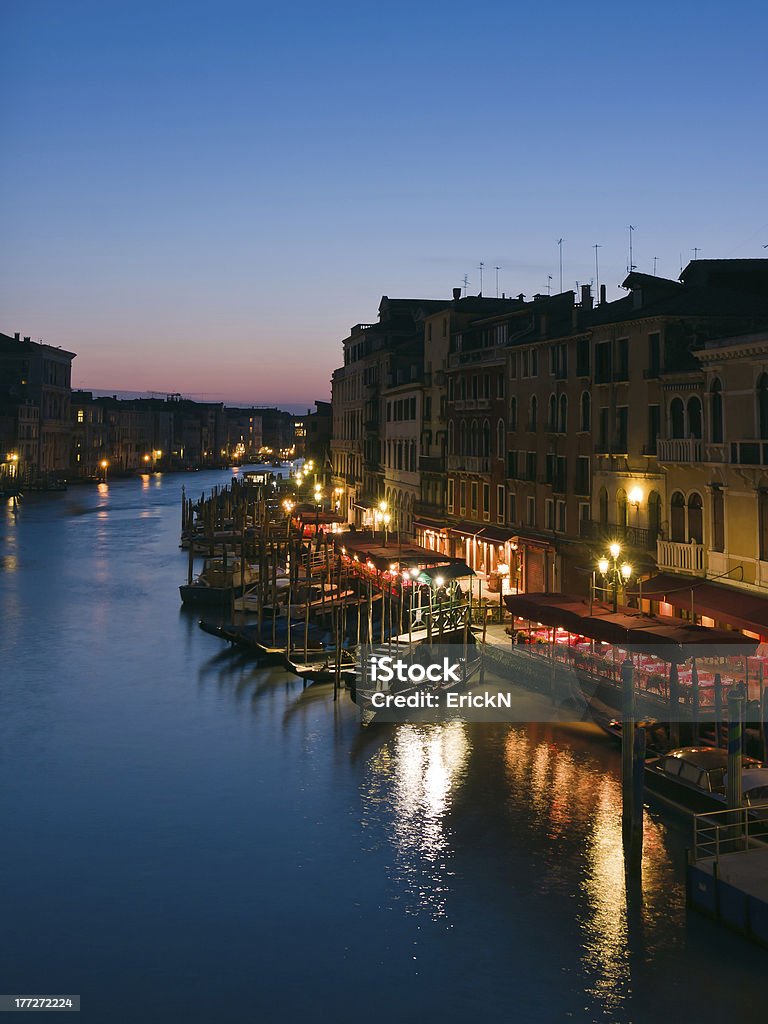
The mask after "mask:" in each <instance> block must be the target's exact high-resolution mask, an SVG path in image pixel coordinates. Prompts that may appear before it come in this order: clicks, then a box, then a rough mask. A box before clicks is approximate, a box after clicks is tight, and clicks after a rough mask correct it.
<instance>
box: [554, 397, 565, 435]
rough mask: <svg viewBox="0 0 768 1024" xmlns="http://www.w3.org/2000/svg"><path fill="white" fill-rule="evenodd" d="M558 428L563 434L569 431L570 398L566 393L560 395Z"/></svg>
mask: <svg viewBox="0 0 768 1024" xmlns="http://www.w3.org/2000/svg"><path fill="white" fill-rule="evenodd" d="M557 429H558V430H559V432H560V433H561V434H565V433H567V431H568V399H567V397H566V396H565V395H560V403H559V416H558V423H557Z"/></svg>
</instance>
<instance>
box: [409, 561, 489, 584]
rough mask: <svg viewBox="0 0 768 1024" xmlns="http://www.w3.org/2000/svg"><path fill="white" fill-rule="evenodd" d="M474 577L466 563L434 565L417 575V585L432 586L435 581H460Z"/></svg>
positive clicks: (473, 572)
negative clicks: (427, 584)
mask: <svg viewBox="0 0 768 1024" xmlns="http://www.w3.org/2000/svg"><path fill="white" fill-rule="evenodd" d="M474 575H475V571H474V569H470V567H469V566H468V565H467V564H466V562H451V563H449V564H448V565H434V566H432V567H431V568H429V569H423V570H422V571H421V572H420V573H419V575H418V580H419V583H429V584H433V583H434V582H435V580H437V579H443V580H461V579H465V578H467V577H468V576H474Z"/></svg>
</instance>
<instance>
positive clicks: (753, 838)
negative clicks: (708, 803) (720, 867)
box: [693, 803, 768, 863]
mask: <svg viewBox="0 0 768 1024" xmlns="http://www.w3.org/2000/svg"><path fill="white" fill-rule="evenodd" d="M766 843H768V803H765V804H756V805H755V806H753V807H738V808H735V809H726V810H723V811H707V812H706V813H704V814H695V815H694V817H693V860H694V862H696V861H700V860H710V859H712V860H714V861H715V862H716V863H717V862H719V860H720V857H722V856H724V855H725V854H728V853H748V852H749V851H750V850H756V849H760V848H762V847H764V846H765V845H766Z"/></svg>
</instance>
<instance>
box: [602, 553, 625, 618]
mask: <svg viewBox="0 0 768 1024" xmlns="http://www.w3.org/2000/svg"><path fill="white" fill-rule="evenodd" d="M608 550H609V552H610V556H611V557H610V560H609V559H608V558H606V556H605V555H603V557H602V558H600V559H599V560H598V563H597V571H598V572H599V573H600V575H601V576H602V577H603V580H604V581H605V582H606V584H607V586H606V587H605V588H603V589H607V587H610V588H611V592H612V594H613V610H614V612H617V611H618V610H619V587H621V588H622V589H624V587H626V585H627V583H629V581H630V579H631V577H632V566H631V565H630V564H629V562H623V563H622V564H621V565H619V555H620V554H621V545H620V544H618V543H617V542H616V541H614V542H613V544H611V545H610V547H609V548H608Z"/></svg>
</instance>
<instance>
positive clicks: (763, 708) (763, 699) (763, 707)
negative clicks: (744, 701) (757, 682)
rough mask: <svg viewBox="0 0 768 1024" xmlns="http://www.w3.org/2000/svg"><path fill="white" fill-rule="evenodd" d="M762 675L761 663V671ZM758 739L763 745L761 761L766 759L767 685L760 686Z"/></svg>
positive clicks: (767, 730) (767, 743)
mask: <svg viewBox="0 0 768 1024" xmlns="http://www.w3.org/2000/svg"><path fill="white" fill-rule="evenodd" d="M760 675H761V677H762V665H761V673H760ZM760 739H761V741H762V747H763V761H768V686H762V685H761V687H760Z"/></svg>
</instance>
